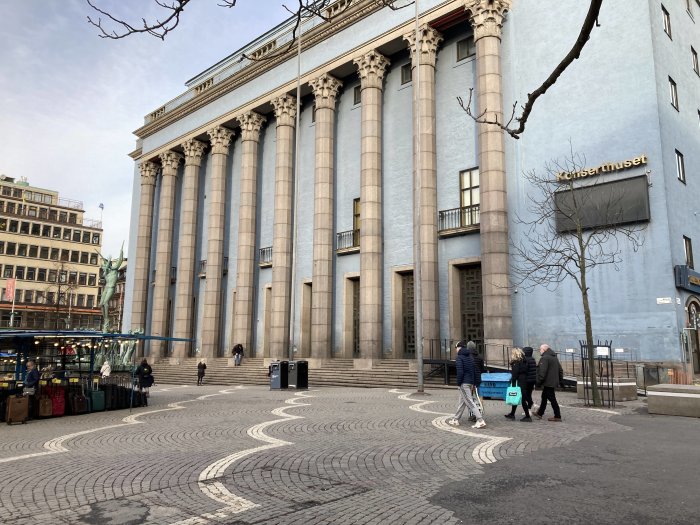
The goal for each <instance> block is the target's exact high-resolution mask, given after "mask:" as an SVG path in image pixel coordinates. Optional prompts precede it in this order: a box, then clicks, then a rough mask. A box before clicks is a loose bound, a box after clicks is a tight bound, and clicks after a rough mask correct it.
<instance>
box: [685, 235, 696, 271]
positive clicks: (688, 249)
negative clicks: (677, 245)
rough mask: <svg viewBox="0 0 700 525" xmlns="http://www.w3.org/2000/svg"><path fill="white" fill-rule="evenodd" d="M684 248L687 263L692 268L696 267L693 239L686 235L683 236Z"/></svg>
mask: <svg viewBox="0 0 700 525" xmlns="http://www.w3.org/2000/svg"><path fill="white" fill-rule="evenodd" d="M683 249H684V250H685V264H687V265H688V268H690V269H691V270H692V269H693V268H695V266H694V265H693V241H691V240H690V237H686V236H685V235H684V236H683Z"/></svg>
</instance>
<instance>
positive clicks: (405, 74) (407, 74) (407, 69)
mask: <svg viewBox="0 0 700 525" xmlns="http://www.w3.org/2000/svg"><path fill="white" fill-rule="evenodd" d="M411 80H413V70H412V69H411V63H410V62H409V63H408V64H404V65H403V66H401V85H402V86H403V85H404V84H408V83H409V82H410V81H411Z"/></svg>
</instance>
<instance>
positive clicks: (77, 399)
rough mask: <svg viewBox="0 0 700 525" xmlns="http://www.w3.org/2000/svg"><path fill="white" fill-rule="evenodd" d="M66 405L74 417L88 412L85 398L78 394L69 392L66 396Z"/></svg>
mask: <svg viewBox="0 0 700 525" xmlns="http://www.w3.org/2000/svg"><path fill="white" fill-rule="evenodd" d="M68 403H69V405H70V411H71V414H72V415H74V416H77V415H79V414H85V413H87V411H88V401H87V398H86V397H85V396H84V395H83V394H81V393H80V392H71V393H70V394H68Z"/></svg>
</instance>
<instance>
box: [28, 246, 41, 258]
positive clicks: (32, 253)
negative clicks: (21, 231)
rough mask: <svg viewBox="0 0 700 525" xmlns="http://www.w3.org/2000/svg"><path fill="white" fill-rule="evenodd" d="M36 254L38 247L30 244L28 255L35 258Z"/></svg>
mask: <svg viewBox="0 0 700 525" xmlns="http://www.w3.org/2000/svg"><path fill="white" fill-rule="evenodd" d="M38 255H39V247H38V246H34V245H31V246H30V247H29V257H33V258H34V259H36V258H37V256H38Z"/></svg>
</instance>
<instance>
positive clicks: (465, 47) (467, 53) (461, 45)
mask: <svg viewBox="0 0 700 525" xmlns="http://www.w3.org/2000/svg"><path fill="white" fill-rule="evenodd" d="M474 55H476V45H475V44H474V37H473V36H470V37H469V38H465V39H464V40H460V41H459V42H457V62H459V61H460V60H464V59H465V58H469V57H472V56H474Z"/></svg>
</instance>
